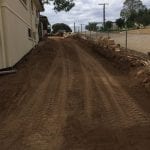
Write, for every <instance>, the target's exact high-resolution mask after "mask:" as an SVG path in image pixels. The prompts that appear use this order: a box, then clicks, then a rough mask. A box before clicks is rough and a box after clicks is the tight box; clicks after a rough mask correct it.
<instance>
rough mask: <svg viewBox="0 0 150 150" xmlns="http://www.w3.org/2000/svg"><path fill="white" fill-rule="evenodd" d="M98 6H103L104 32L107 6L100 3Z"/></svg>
mask: <svg viewBox="0 0 150 150" xmlns="http://www.w3.org/2000/svg"><path fill="white" fill-rule="evenodd" d="M98 5H102V6H103V28H104V30H105V22H106V15H105V14H106V11H105V10H106V5H108V3H101V4H98Z"/></svg>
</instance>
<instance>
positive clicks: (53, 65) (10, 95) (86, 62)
mask: <svg viewBox="0 0 150 150" xmlns="http://www.w3.org/2000/svg"><path fill="white" fill-rule="evenodd" d="M16 68H17V69H18V72H17V73H16V74H12V75H6V76H0V150H149V149H150V95H149V94H148V93H146V92H145V91H144V90H143V89H140V88H139V87H135V86H133V85H132V82H133V80H132V79H130V77H129V76H128V75H127V74H124V73H120V72H119V71H118V70H117V69H115V68H113V67H112V65H111V63H110V62H107V61H106V60H105V59H104V58H102V57H100V56H99V55H98V54H97V53H95V52H93V51H92V49H91V48H89V47H88V46H86V45H84V43H83V42H82V41H81V42H80V41H77V40H73V39H59V38H56V39H55V38H54V39H48V40H47V41H46V42H45V43H43V44H41V45H40V47H38V48H37V49H35V50H33V51H32V52H31V53H30V54H29V55H28V56H26V57H25V58H24V59H23V61H22V62H20V64H18V65H17V66H16Z"/></svg>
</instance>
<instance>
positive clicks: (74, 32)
mask: <svg viewBox="0 0 150 150" xmlns="http://www.w3.org/2000/svg"><path fill="white" fill-rule="evenodd" d="M75 32H76V23H75V22H74V33H75Z"/></svg>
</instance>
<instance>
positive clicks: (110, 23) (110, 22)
mask: <svg viewBox="0 0 150 150" xmlns="http://www.w3.org/2000/svg"><path fill="white" fill-rule="evenodd" d="M112 25H113V23H112V21H107V22H106V23H105V28H106V30H110V29H111V28H112Z"/></svg>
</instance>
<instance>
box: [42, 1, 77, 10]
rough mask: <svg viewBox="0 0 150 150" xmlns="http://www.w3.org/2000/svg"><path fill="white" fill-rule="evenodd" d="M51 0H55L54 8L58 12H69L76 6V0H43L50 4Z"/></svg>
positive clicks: (44, 2)
mask: <svg viewBox="0 0 150 150" xmlns="http://www.w3.org/2000/svg"><path fill="white" fill-rule="evenodd" d="M51 2H53V5H54V10H55V11H58V12H60V11H66V12H67V11H69V10H71V9H72V8H73V7H74V6H75V3H74V0H42V3H43V4H50V3H51Z"/></svg>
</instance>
